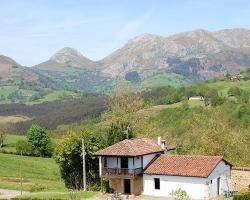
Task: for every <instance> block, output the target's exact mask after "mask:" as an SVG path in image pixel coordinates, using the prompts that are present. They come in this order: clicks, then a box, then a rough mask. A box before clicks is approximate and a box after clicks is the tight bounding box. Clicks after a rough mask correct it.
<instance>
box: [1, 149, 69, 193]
mask: <svg viewBox="0 0 250 200" xmlns="http://www.w3.org/2000/svg"><path fill="white" fill-rule="evenodd" d="M20 168H21V169H20ZM20 174H21V175H22V177H23V190H25V191H32V192H35V191H66V188H65V186H64V183H63V181H62V180H61V178H60V174H59V167H58V165H57V164H56V163H55V161H54V160H53V159H52V158H40V157H28V156H22V157H21V156H18V155H13V154H2V153H0V188H3V189H14V190H20V187H21V184H20Z"/></svg>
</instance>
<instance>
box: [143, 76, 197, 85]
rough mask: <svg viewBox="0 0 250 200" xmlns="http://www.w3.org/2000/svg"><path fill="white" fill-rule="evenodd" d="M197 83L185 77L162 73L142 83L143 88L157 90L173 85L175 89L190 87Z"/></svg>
mask: <svg viewBox="0 0 250 200" xmlns="http://www.w3.org/2000/svg"><path fill="white" fill-rule="evenodd" d="M194 82H195V80H194V79H193V78H189V77H187V78H186V77H184V76H181V75H178V74H174V73H162V74H157V75H154V76H151V77H148V78H146V79H144V80H142V82H141V86H142V87H143V88H155V87H161V86H167V85H171V86H174V87H180V86H188V85H191V84H193V83H194Z"/></svg>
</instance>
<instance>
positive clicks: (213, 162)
mask: <svg viewBox="0 0 250 200" xmlns="http://www.w3.org/2000/svg"><path fill="white" fill-rule="evenodd" d="M222 160H223V157H222V156H188V155H166V154H162V155H160V156H159V157H158V158H156V159H155V160H154V162H153V163H151V164H150V165H149V166H148V167H147V168H146V169H145V170H144V173H145V174H157V175H169V176H190V177H208V176H209V175H210V173H211V172H212V171H213V170H214V168H215V167H216V166H217V165H218V164H219V162H220V161H222ZM225 162H226V161H225ZM226 163H227V162H226Z"/></svg>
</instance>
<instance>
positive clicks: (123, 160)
mask: <svg viewBox="0 0 250 200" xmlns="http://www.w3.org/2000/svg"><path fill="white" fill-rule="evenodd" d="M121 168H123V169H128V157H121Z"/></svg>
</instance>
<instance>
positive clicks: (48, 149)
mask: <svg viewBox="0 0 250 200" xmlns="http://www.w3.org/2000/svg"><path fill="white" fill-rule="evenodd" d="M26 137H27V140H28V142H29V143H30V144H31V145H32V146H33V148H34V150H35V154H36V155H38V156H42V157H51V155H52V142H51V139H50V137H49V136H48V134H47V132H46V130H45V129H44V128H42V127H40V126H38V125H36V124H33V125H32V126H31V127H30V129H29V130H28V132H27V134H26Z"/></svg>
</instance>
